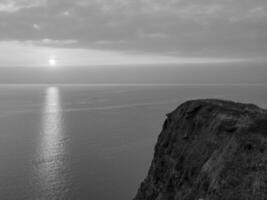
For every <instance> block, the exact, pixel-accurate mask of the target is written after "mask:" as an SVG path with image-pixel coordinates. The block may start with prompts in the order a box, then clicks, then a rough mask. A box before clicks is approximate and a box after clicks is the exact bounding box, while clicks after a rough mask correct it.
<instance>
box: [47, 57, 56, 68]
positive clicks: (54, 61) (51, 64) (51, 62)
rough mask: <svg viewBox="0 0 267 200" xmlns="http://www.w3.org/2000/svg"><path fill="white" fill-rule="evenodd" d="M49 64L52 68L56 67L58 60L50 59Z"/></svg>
mask: <svg viewBox="0 0 267 200" xmlns="http://www.w3.org/2000/svg"><path fill="white" fill-rule="evenodd" d="M48 62H49V65H50V66H55V65H56V60H55V59H54V58H50V59H49V61H48Z"/></svg>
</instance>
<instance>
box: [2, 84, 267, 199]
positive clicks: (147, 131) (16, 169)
mask: <svg viewBox="0 0 267 200" xmlns="http://www.w3.org/2000/svg"><path fill="white" fill-rule="evenodd" d="M266 89H267V86H266V85H243V86H240V85H231V86H222V85H221V86H220V85H217V86H216V85H213V86H207V85H206V86H205V85H202V86H194V85H191V86H189V85H187V86H185V85H176V86H175V85H172V86H156V85H154V86H140V85H139V86H129V85H128V86H127V85H124V86H119V85H98V86H97V85H76V86H70V85H69V86H44V85H43V86H36V85H23V86H16V85H13V86H12V85H2V86H0V199H1V200H18V199H19V200H24V199H25V200H47V199H49V200H61V199H62V200H63V199H64V200H65V199H70V200H76V199H77V200H87V199H96V200H109V199H116V200H125V199H131V198H132V197H133V196H134V194H135V192H136V190H137V188H138V185H139V183H140V181H141V180H142V179H143V178H144V176H145V174H146V173H147V169H148V167H149V164H150V161H151V159H152V154H153V146H154V144H155V142H156V139H157V136H158V134H159V132H160V130H161V125H162V123H163V120H164V118H165V114H166V113H167V112H170V111H171V110H173V109H174V108H175V107H176V106H177V105H178V104H179V103H182V102H183V101H185V100H186V99H192V98H224V99H232V100H238V101H243V102H250V103H256V104H259V105H260V106H263V107H267V95H266Z"/></svg>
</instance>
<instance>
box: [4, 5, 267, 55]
mask: <svg viewBox="0 0 267 200" xmlns="http://www.w3.org/2000/svg"><path fill="white" fill-rule="evenodd" d="M1 11H4V12H1ZM266 11H267V1H266V0H246V1H244V0H197V1H196V0H168V1H162V0H134V1H133V0H90V1H88V0H75V1H73V0H46V1H45V0H43V1H40V0H39V1H38V0H21V1H19V0H17V1H15V0H5V1H0V40H3V41H4V40H20V41H27V40H28V41H29V40H32V41H42V40H44V38H49V40H51V41H75V42H73V43H71V44H66V45H72V47H76V48H85V49H99V50H114V51H121V52H128V53H144V52H147V53H161V54H164V55H177V56H195V57H201V56H202V57H211V56H214V57H218V56H222V57H227V56H228V57H248V56H251V57H256V56H257V57H260V56H262V57H263V56H265V55H266V53H267V14H266V13H267V12H266ZM37 30H38V31H37ZM43 45H46V46H47V45H51V46H57V45H59V46H62V43H61V42H46V43H45V42H43Z"/></svg>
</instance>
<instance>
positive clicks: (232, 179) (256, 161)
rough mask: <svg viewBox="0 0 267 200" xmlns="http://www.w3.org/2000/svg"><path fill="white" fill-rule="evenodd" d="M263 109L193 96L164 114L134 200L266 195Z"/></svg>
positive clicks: (266, 115) (231, 199)
mask: <svg viewBox="0 0 267 200" xmlns="http://www.w3.org/2000/svg"><path fill="white" fill-rule="evenodd" d="M266 146H267V111H266V110H264V109H261V108H259V107H257V106H255V105H251V104H241V103H234V102H230V101H222V100H213V99H208V100H194V101H188V102H185V103H183V104H182V105H180V106H179V107H178V108H177V109H176V110H175V111H173V112H172V113H169V114H168V115H167V119H166V121H165V123H164V125H163V130H162V132H161V133H160V135H159V138H158V142H157V144H156V146H155V153H154V158H153V161H152V164H151V166H150V169H149V172H148V175H147V177H146V178H145V180H144V181H143V183H142V184H141V186H140V188H139V190H138V192H137V195H136V197H135V198H134V200H200V199H202V200H219V199H220V200H244V199H246V200H255V199H257V200H266V199H267V153H266Z"/></svg>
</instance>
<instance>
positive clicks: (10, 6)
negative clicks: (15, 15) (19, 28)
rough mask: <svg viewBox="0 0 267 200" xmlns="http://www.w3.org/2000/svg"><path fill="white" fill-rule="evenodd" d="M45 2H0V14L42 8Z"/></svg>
mask: <svg viewBox="0 0 267 200" xmlns="http://www.w3.org/2000/svg"><path fill="white" fill-rule="evenodd" d="M44 2H45V0H43V1H42V0H1V1H0V12H17V11H19V10H20V9H27V8H32V7H39V6H44Z"/></svg>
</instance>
